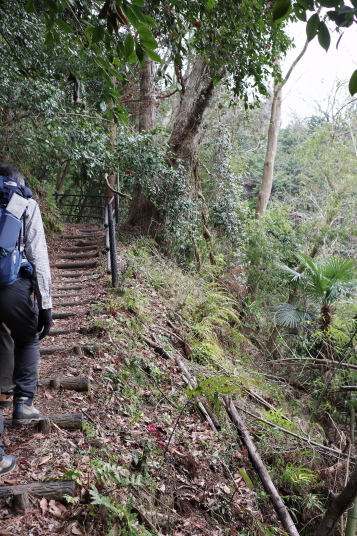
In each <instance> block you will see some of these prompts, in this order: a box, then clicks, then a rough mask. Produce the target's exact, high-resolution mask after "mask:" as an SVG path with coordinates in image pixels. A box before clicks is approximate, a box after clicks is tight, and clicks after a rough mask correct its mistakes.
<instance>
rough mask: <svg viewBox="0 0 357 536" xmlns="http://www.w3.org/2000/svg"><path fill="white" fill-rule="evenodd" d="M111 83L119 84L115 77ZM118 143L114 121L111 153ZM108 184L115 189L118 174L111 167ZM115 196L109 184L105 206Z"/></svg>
mask: <svg viewBox="0 0 357 536" xmlns="http://www.w3.org/2000/svg"><path fill="white" fill-rule="evenodd" d="M111 81H112V82H113V84H117V79H116V78H115V76H111ZM113 107H114V104H113V103H111V108H113ZM116 141H117V126H116V123H115V121H114V119H112V120H111V122H110V130H109V147H110V150H111V152H114V151H115V146H116ZM108 183H109V185H110V186H111V187H112V188H114V189H115V187H116V173H115V169H114V168H113V167H110V168H109V170H108ZM113 195H114V194H113V191H112V190H111V189H110V188H109V186H108V184H107V186H106V189H105V205H107V204H108V203H109V201H110V199H111V198H112V197H113Z"/></svg>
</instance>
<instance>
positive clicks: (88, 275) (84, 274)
mask: <svg viewBox="0 0 357 536" xmlns="http://www.w3.org/2000/svg"><path fill="white" fill-rule="evenodd" d="M92 276H93V272H81V273H78V272H77V273H75V274H59V277H92Z"/></svg>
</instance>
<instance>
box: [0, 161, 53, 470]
mask: <svg viewBox="0 0 357 536" xmlns="http://www.w3.org/2000/svg"><path fill="white" fill-rule="evenodd" d="M31 196H32V192H31V190H30V189H29V188H28V187H27V185H26V184H25V180H24V176H23V174H22V173H21V172H20V171H19V170H17V169H16V168H15V167H13V166H11V165H8V164H1V163H0V323H3V324H5V326H6V327H7V328H8V329H9V330H10V333H11V338H12V339H13V342H14V372H13V378H12V379H13V383H14V385H15V387H14V390H13V396H14V400H13V414H12V423H13V425H14V426H23V425H25V424H28V423H30V422H32V421H38V420H40V418H41V413H40V412H39V410H38V409H37V408H35V406H34V404H33V399H34V396H35V393H36V386H37V368H38V360H39V356H40V340H41V339H43V337H45V336H46V335H47V334H48V333H49V331H50V327H51V324H52V314H51V308H52V302H51V273H50V265H49V259H48V252H47V245H46V239H45V233H44V228H43V223H42V218H41V213H40V209H39V206H38V204H37V203H36V201H34V200H33V199H32V198H31ZM32 293H34V298H35V299H32ZM0 336H1V332H0ZM3 430H4V424H3V419H2V415H1V412H0V436H1V434H2V432H3ZM15 465H16V460H15V457H14V456H11V455H4V447H3V444H2V443H1V441H0V476H2V475H4V474H7V473H10V472H11V471H12V470H13V469H14V467H15Z"/></svg>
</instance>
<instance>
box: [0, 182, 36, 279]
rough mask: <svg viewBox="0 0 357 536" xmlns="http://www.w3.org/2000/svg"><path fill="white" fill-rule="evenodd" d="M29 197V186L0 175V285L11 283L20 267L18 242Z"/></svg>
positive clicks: (20, 254)
mask: <svg viewBox="0 0 357 536" xmlns="http://www.w3.org/2000/svg"><path fill="white" fill-rule="evenodd" d="M30 197H32V192H31V190H30V188H28V187H27V186H23V185H21V184H20V183H19V182H18V181H17V180H16V179H13V178H12V177H3V176H1V175H0V287H6V286H8V285H12V283H14V281H15V280H16V279H17V276H18V273H19V270H20V268H21V261H22V252H21V251H20V244H21V238H22V237H23V236H24V234H25V218H24V214H25V213H26V210H27V199H29V198H30ZM26 264H28V263H26Z"/></svg>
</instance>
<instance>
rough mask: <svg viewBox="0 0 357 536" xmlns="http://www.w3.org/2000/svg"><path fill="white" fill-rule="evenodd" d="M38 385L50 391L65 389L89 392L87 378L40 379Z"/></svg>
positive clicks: (89, 386)
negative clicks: (50, 388) (49, 388)
mask: <svg viewBox="0 0 357 536" xmlns="http://www.w3.org/2000/svg"><path fill="white" fill-rule="evenodd" d="M40 384H41V385H42V386H43V387H52V389H61V388H62V389H67V390H70V391H78V392H80V393H81V392H87V393H89V392H90V388H91V385H90V380H89V378H88V377H87V376H78V377H77V376H73V377H66V378H41V379H40Z"/></svg>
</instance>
